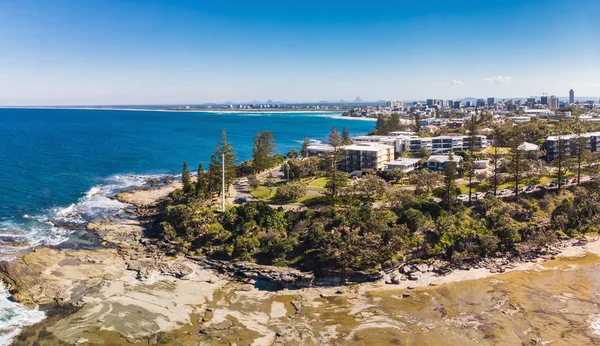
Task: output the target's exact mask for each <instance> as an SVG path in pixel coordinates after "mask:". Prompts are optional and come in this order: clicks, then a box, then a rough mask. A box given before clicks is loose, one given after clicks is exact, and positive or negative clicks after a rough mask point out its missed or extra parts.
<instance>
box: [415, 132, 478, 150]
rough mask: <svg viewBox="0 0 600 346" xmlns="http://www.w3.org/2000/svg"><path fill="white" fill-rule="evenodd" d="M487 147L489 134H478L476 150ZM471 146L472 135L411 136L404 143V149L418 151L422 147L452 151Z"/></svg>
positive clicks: (466, 148)
mask: <svg viewBox="0 0 600 346" xmlns="http://www.w3.org/2000/svg"><path fill="white" fill-rule="evenodd" d="M486 147H487V136H483V135H478V136H476V139H475V144H474V148H475V150H479V149H483V148H486ZM470 148H471V137H470V136H438V137H421V138H409V139H407V140H406V141H405V143H404V151H409V152H411V153H416V152H419V151H421V150H422V149H426V150H429V151H430V152H432V153H450V152H453V151H454V150H469V149H470Z"/></svg>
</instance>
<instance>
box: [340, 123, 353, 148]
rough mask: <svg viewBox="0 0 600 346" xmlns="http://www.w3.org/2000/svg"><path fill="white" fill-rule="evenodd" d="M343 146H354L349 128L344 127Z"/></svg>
mask: <svg viewBox="0 0 600 346" xmlns="http://www.w3.org/2000/svg"><path fill="white" fill-rule="evenodd" d="M342 144H343V145H348V144H352V140H351V139H350V131H348V128H347V127H345V126H344V130H342Z"/></svg>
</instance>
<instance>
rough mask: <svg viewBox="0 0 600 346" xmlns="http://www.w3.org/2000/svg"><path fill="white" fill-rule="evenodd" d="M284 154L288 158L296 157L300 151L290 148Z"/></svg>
mask: <svg viewBox="0 0 600 346" xmlns="http://www.w3.org/2000/svg"><path fill="white" fill-rule="evenodd" d="M286 156H287V158H288V159H297V158H299V157H300V153H299V152H298V151H297V150H295V149H292V150H290V151H288V153H287V155H286Z"/></svg>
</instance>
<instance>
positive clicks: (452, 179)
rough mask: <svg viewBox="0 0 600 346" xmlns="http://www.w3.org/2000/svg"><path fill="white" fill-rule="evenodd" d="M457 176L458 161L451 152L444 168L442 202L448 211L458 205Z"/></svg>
mask: <svg viewBox="0 0 600 346" xmlns="http://www.w3.org/2000/svg"><path fill="white" fill-rule="evenodd" d="M456 176H457V173H456V162H454V158H453V157H452V154H450V156H449V157H448V162H447V163H446V167H445V168H444V186H443V189H444V197H443V198H442V203H443V204H444V207H445V208H446V210H447V211H453V210H454V209H455V206H456V188H457V187H456Z"/></svg>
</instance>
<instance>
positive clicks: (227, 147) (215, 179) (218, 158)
mask: <svg viewBox="0 0 600 346" xmlns="http://www.w3.org/2000/svg"><path fill="white" fill-rule="evenodd" d="M223 157H225V190H227V187H228V186H229V185H230V184H231V182H232V181H233V180H234V179H235V175H236V167H235V162H236V160H237V158H236V155H235V150H234V149H233V147H232V146H231V143H229V142H228V141H227V130H226V129H223V130H222V131H221V140H220V141H219V143H217V145H216V146H215V152H214V154H213V155H212V156H211V159H210V165H209V167H208V186H209V191H210V192H212V193H215V192H220V191H221V182H222V178H221V174H222V165H223Z"/></svg>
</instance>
